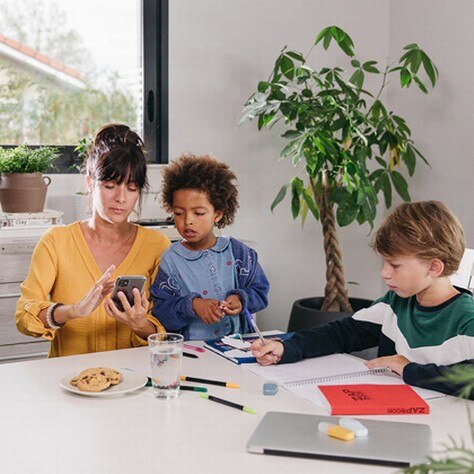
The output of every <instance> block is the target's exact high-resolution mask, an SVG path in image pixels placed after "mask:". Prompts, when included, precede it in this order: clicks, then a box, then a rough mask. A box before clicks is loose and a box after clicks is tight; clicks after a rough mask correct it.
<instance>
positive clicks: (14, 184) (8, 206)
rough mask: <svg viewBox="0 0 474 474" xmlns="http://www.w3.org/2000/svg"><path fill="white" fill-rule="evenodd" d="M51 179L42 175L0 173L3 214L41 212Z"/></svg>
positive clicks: (0, 200)
mask: <svg viewBox="0 0 474 474" xmlns="http://www.w3.org/2000/svg"><path fill="white" fill-rule="evenodd" d="M50 183H51V178H50V177H49V176H43V174H42V173H11V174H10V173H2V174H1V175H0V203H1V205H2V210H3V212H43V210H44V201H45V199H46V191H47V189H48V186H49V184H50Z"/></svg>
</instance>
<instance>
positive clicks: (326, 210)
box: [313, 170, 353, 313]
mask: <svg viewBox="0 0 474 474" xmlns="http://www.w3.org/2000/svg"><path fill="white" fill-rule="evenodd" d="M327 173H328V171H327V170H326V171H325V172H324V179H323V186H322V189H321V191H320V192H319V193H318V192H317V190H316V189H315V186H314V185H313V193H314V196H315V197H316V199H317V201H318V202H319V213H320V214H319V216H320V219H321V224H322V227H323V239H324V252H325V254H326V287H325V289H324V303H323V305H322V307H321V311H342V312H345V313H352V312H353V311H352V307H351V304H350V303H349V296H348V294H347V290H346V288H345V285H346V283H345V279H344V268H343V266H342V252H341V247H340V245H339V239H338V237H337V230H336V222H335V216H334V207H333V204H332V201H331V200H330V199H329V186H328V179H327Z"/></svg>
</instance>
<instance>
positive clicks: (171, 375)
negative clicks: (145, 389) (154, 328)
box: [148, 333, 183, 398]
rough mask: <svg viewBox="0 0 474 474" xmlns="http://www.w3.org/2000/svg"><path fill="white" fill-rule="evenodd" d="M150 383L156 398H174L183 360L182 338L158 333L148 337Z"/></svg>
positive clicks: (177, 390) (177, 388)
mask: <svg viewBox="0 0 474 474" xmlns="http://www.w3.org/2000/svg"><path fill="white" fill-rule="evenodd" d="M148 346H149V349H150V362H151V381H152V384H153V395H155V397H156V398H176V397H177V396H178V395H179V381H180V379H179V377H180V375H181V361H182V359H183V336H182V335H181V334H173V333H160V334H151V335H150V336H148Z"/></svg>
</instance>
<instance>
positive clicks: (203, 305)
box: [193, 298, 225, 324]
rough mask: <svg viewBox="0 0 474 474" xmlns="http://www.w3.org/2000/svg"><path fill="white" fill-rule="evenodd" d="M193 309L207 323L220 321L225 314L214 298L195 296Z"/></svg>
mask: <svg viewBox="0 0 474 474" xmlns="http://www.w3.org/2000/svg"><path fill="white" fill-rule="evenodd" d="M193 310H194V312H195V313H196V314H197V315H198V316H199V318H200V319H201V320H202V321H203V322H204V323H205V324H214V323H218V322H219V321H220V320H221V318H222V317H223V316H225V313H224V312H223V311H222V310H221V309H220V308H219V301H217V300H214V299H204V298H194V299H193Z"/></svg>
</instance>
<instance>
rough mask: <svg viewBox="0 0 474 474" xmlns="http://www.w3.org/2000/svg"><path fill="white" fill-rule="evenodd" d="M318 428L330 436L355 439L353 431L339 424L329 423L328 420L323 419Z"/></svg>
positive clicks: (345, 439)
mask: <svg viewBox="0 0 474 474" xmlns="http://www.w3.org/2000/svg"><path fill="white" fill-rule="evenodd" d="M318 430H319V431H321V433H325V434H327V435H328V436H332V437H333V438H337V439H342V440H344V441H350V440H351V439H354V436H355V434H354V432H353V431H351V430H348V429H347V428H344V427H342V426H339V425H333V424H331V423H327V422H326V421H321V422H320V423H319V424H318Z"/></svg>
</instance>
